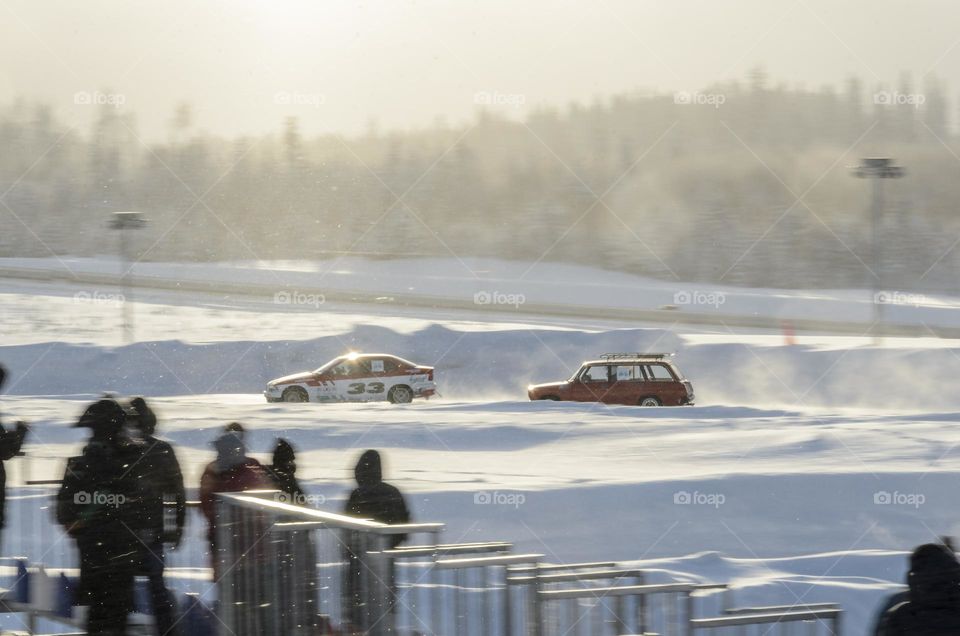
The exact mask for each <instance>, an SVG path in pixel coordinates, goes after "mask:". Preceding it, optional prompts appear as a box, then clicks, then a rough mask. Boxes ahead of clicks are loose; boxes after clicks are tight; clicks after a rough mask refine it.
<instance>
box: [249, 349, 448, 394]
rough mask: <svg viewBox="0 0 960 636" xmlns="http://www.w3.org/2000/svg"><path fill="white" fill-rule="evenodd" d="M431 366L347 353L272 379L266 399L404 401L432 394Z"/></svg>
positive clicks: (376, 354) (434, 385)
mask: <svg viewBox="0 0 960 636" xmlns="http://www.w3.org/2000/svg"><path fill="white" fill-rule="evenodd" d="M436 392H437V385H436V384H435V383H434V381H433V367H427V366H423V365H420V364H414V363H412V362H409V361H407V360H404V359H403V358H398V357H397V356H391V355H386V354H382V353H350V354H347V355H344V356H340V357H337V358H334V359H333V360H331V361H330V362H328V363H326V364H325V365H323V366H322V367H320V368H319V369H317V370H316V371H305V372H303V373H295V374H293V375H288V376H284V377H282V378H277V379H276V380H271V381H270V382H268V383H267V390H266V391H264V392H263V395H264V397H266V398H267V402H374V401H379V400H389V401H390V402H393V403H394V404H405V403H407V402H410V401H412V400H413V398H415V397H422V398H428V397H430V396H431V395H435V394H436Z"/></svg>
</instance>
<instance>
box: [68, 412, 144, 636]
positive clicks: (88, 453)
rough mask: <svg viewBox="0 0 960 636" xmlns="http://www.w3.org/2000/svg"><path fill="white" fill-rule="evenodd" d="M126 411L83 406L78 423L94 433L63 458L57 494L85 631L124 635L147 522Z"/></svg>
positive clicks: (138, 452)
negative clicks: (72, 543)
mask: <svg viewBox="0 0 960 636" xmlns="http://www.w3.org/2000/svg"><path fill="white" fill-rule="evenodd" d="M126 417H127V416H126V412H125V411H124V409H123V408H122V407H121V406H120V405H119V404H118V403H117V402H116V401H115V400H112V399H103V400H99V401H97V402H95V403H94V404H92V405H90V406H89V407H87V409H86V410H85V411H84V412H83V415H81V416H80V420H79V421H78V422H77V423H76V425H75V426H77V427H82V428H83V427H85V428H90V429H92V431H93V435H92V436H91V438H90V441H89V442H88V443H87V445H86V446H85V447H84V449H83V453H82V454H81V455H80V456H78V457H71V458H70V459H69V460H68V461H67V469H66V471H65V473H64V475H63V481H62V483H61V487H60V491H59V493H58V494H57V510H56V514H57V521H58V522H59V523H60V524H61V525H63V526H64V527H65V528H66V531H67V533H68V534H69V535H70V536H71V537H73V538H74V539H75V540H76V542H77V548H78V550H79V553H80V587H79V589H78V591H77V595H76V597H75V599H74V601H75V603H76V604H78V605H88V606H89V611H88V612H87V633H88V634H102V635H105V636H117V635H121V634H126V629H127V614H128V613H129V612H130V610H131V609H132V607H133V587H134V575H135V572H136V566H137V562H138V560H139V550H138V544H139V541H138V538H137V535H138V533H139V532H141V531H142V530H143V527H142V523H143V520H144V519H145V517H146V514H145V507H144V506H145V501H146V499H147V498H148V493H146V492H145V491H144V486H145V485H146V479H144V475H143V474H142V473H141V471H140V468H141V462H140V460H141V459H142V457H143V447H142V445H141V444H139V443H137V442H134V441H132V440H130V439H129V438H127V437H125V436H124V434H123V427H124V425H125V424H126Z"/></svg>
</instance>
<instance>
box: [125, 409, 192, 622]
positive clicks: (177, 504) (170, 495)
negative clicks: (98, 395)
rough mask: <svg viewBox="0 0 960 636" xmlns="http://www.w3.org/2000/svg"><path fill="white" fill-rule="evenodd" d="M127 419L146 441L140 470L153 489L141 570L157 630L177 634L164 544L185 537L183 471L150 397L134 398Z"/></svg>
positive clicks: (142, 541) (144, 522) (147, 505)
mask: <svg viewBox="0 0 960 636" xmlns="http://www.w3.org/2000/svg"><path fill="white" fill-rule="evenodd" d="M127 418H128V420H129V423H130V425H131V428H132V429H133V430H134V431H136V432H137V433H138V434H139V436H140V439H141V441H142V442H143V446H144V452H143V457H142V458H141V460H140V473H141V474H142V475H143V478H144V479H145V480H146V486H147V487H148V488H149V489H150V493H149V494H150V497H149V500H148V501H147V502H146V503H145V506H144V508H145V512H146V518H145V519H143V520H142V526H143V530H142V531H141V532H140V533H139V534H140V537H139V538H140V541H139V542H138V548H139V549H140V573H141V574H144V575H146V576H147V579H148V584H149V589H150V602H151V605H152V607H153V616H154V619H155V620H156V623H157V631H159V632H160V633H161V634H166V635H167V636H176V634H178V633H179V632H178V630H177V622H176V618H175V616H174V614H175V610H176V602H175V600H174V598H173V596H172V595H171V594H170V591H169V590H168V589H167V586H166V584H165V583H164V581H163V570H164V565H165V556H164V550H163V546H164V544H165V543H169V544H172V545H173V547H174V549H175V548H176V547H177V546H179V545H180V539H181V537H182V536H183V526H184V522H185V521H186V513H187V497H186V493H185V492H184V488H183V473H182V472H181V471H180V462H178V461H177V456H176V453H174V452H173V447H172V446H171V445H170V444H169V443H167V442H165V441H163V440H162V439H159V438H158V437H156V435H155V433H156V430H157V415H156V413H154V412H153V409H151V408H150V406H149V405H148V404H147V401H146V400H144V399H143V398H142V397H135V398H133V399H132V400H130V409H129V410H128V415H127ZM171 517H172V518H171Z"/></svg>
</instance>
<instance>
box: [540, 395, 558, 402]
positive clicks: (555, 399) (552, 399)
mask: <svg viewBox="0 0 960 636" xmlns="http://www.w3.org/2000/svg"><path fill="white" fill-rule="evenodd" d="M540 400H541V401H543V400H546V401H547V402H559V401H560V398H558V397H557V396H556V395H544V396H543V397H542V398H540Z"/></svg>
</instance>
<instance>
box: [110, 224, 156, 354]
mask: <svg viewBox="0 0 960 636" xmlns="http://www.w3.org/2000/svg"><path fill="white" fill-rule="evenodd" d="M146 224H147V220H146V219H145V218H144V217H143V214H142V213H140V212H114V213H113V218H111V219H110V229H112V230H119V232H120V267H122V268H123V269H122V270H121V274H122V276H121V284H122V285H123V300H122V301H121V303H120V308H121V309H120V312H121V319H122V321H123V340H124V342H125V343H126V344H131V343H132V342H133V337H134V334H133V285H132V283H131V280H130V279H131V277H132V275H133V274H132V272H131V271H130V270H131V269H132V267H131V266H130V261H131V257H130V252H129V239H128V238H127V230H135V229H139V228H142V227H144V226H145V225H146Z"/></svg>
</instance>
